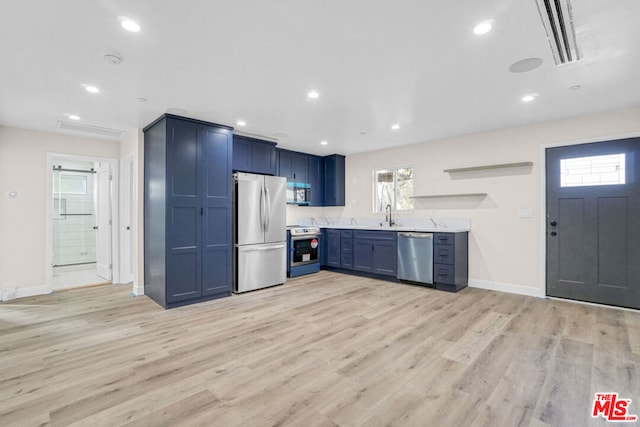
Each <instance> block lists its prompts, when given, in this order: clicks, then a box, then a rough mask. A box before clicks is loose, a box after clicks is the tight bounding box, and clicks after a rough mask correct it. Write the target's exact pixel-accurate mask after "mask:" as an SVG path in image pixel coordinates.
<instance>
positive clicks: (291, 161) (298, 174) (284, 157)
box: [234, 145, 345, 206]
mask: <svg viewBox="0 0 640 427" xmlns="http://www.w3.org/2000/svg"><path fill="white" fill-rule="evenodd" d="M234 147H235V145H234ZM277 151H278V173H277V174H278V176H283V177H285V178H287V181H288V182H297V183H304V184H309V185H310V187H311V200H310V202H309V206H344V205H345V190H344V187H345V157H344V156H342V155H340V154H332V155H330V156H324V157H320V156H314V155H312V154H305V153H300V152H297V151H290V150H283V149H278V150H277ZM234 155H235V154H234Z"/></svg>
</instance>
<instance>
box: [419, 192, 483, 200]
mask: <svg viewBox="0 0 640 427" xmlns="http://www.w3.org/2000/svg"><path fill="white" fill-rule="evenodd" d="M486 195H487V193H455V194H425V195H423V196H411V198H412V199H427V198H436V197H485V196H486Z"/></svg>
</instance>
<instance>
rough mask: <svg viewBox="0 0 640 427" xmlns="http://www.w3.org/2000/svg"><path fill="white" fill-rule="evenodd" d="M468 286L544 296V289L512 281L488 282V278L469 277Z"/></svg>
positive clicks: (531, 295)
mask: <svg viewBox="0 0 640 427" xmlns="http://www.w3.org/2000/svg"><path fill="white" fill-rule="evenodd" d="M469 287H471V288H479V289H486V290H489V291H499V292H508V293H511V294H518V295H527V296H530V297H538V298H544V296H545V295H544V289H539V288H532V287H529V286H522V285H515V284H512V283H500V282H490V281H488V280H478V279H469Z"/></svg>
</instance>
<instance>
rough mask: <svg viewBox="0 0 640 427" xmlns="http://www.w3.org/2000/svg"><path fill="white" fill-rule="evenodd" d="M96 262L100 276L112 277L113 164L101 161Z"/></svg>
mask: <svg viewBox="0 0 640 427" xmlns="http://www.w3.org/2000/svg"><path fill="white" fill-rule="evenodd" d="M96 171H97V172H96V175H97V180H98V191H97V196H96V217H97V224H96V227H97V229H96V232H97V235H96V263H97V270H98V271H97V273H98V276H100V277H102V278H103V279H106V280H111V279H112V272H111V268H112V262H111V227H112V225H111V165H110V164H109V163H100V164H99V165H98V167H97V170H96Z"/></svg>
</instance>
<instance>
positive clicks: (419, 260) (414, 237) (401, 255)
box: [396, 233, 433, 285]
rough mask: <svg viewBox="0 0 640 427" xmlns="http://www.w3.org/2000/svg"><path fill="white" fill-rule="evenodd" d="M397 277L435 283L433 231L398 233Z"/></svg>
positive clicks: (421, 282) (410, 280) (415, 281)
mask: <svg viewBox="0 0 640 427" xmlns="http://www.w3.org/2000/svg"><path fill="white" fill-rule="evenodd" d="M396 277H397V278H398V279H400V280H406V281H409V282H414V283H420V284H429V285H433V233H398V274H397V276H396Z"/></svg>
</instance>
